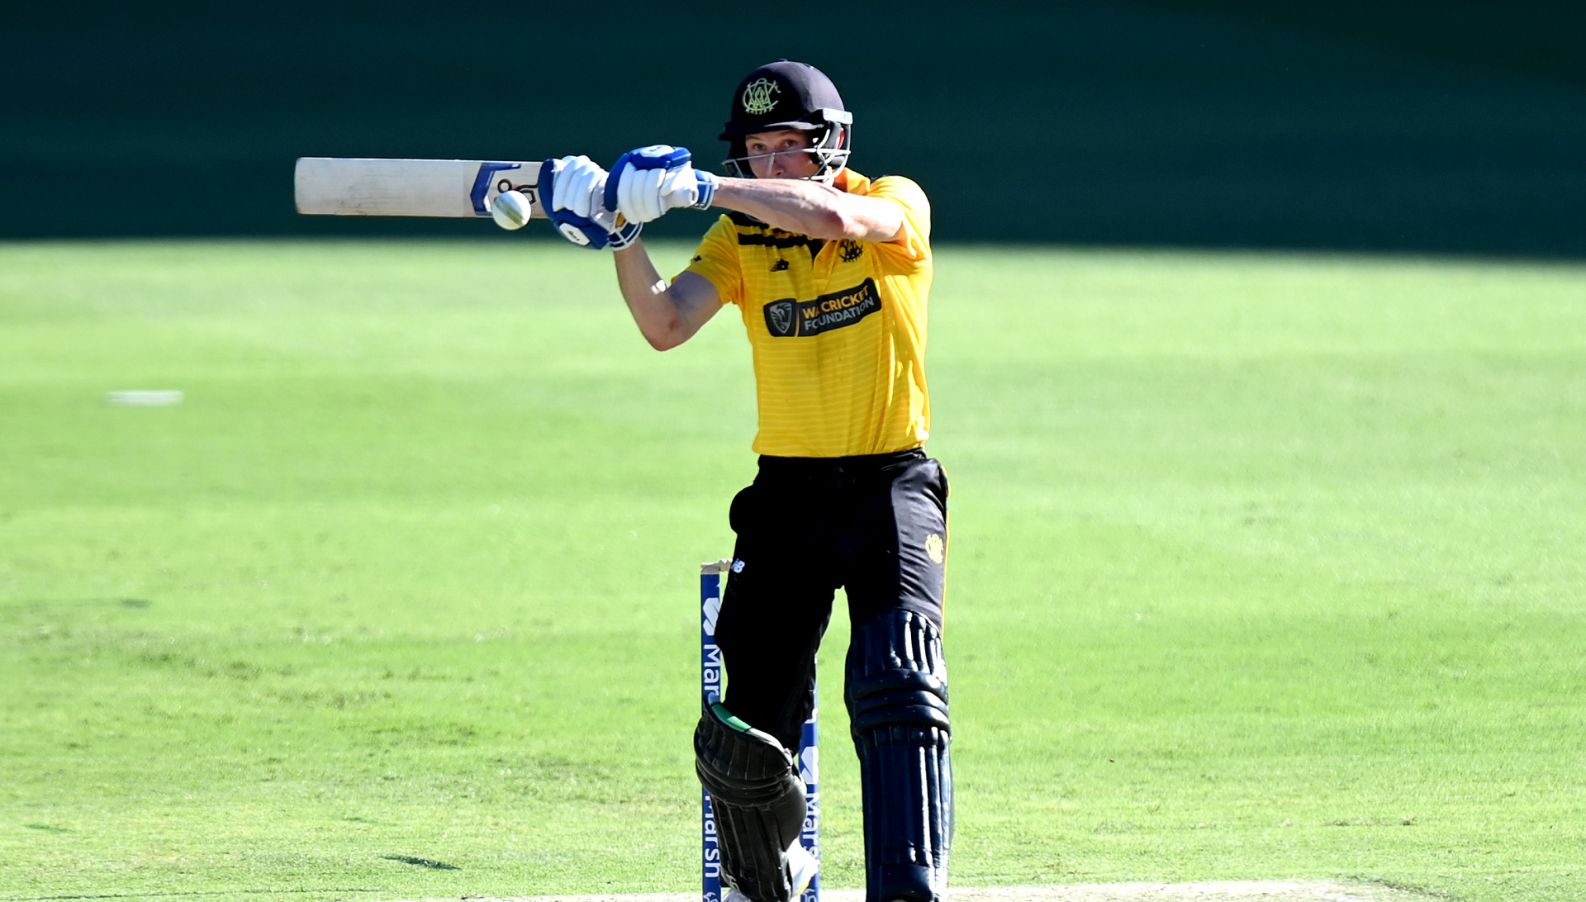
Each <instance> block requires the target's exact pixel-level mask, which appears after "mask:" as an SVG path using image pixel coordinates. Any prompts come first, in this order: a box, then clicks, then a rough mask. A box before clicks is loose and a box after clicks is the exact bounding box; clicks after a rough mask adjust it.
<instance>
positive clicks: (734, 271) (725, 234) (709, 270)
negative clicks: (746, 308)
mask: <svg viewBox="0 0 1586 902" xmlns="http://www.w3.org/2000/svg"><path fill="white" fill-rule="evenodd" d="M683 272H691V273H694V274H695V275H699V276H704V277H705V278H706V279H707V280H709V281H710V284H712V285H714V286H716V294H717V295H718V296H719V297H720V298H721V302H722V303H723V304H742V303H743V291H744V289H743V266H742V265H741V264H740V263H739V260H738V229H737V227H735V226H734V225H733V224H732V220H731V219H729V218H727V217H726V216H723V217H721V218H720V219H718V220H716V224H715V225H713V226H711V227H710V231H708V232H706V233H705V237H704V238H701V239H700V241H699V247H697V248H695V249H694V258H693V260H692V261H691V262H690V263H689V264H688V267H687V268H686V269H684V270H683Z"/></svg>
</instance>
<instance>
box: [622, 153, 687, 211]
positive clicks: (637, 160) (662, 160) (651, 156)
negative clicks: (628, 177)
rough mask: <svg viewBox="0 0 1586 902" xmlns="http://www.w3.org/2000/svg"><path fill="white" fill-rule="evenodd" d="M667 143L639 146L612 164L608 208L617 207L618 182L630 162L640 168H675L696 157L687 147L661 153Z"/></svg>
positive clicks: (634, 166) (635, 167)
mask: <svg viewBox="0 0 1586 902" xmlns="http://www.w3.org/2000/svg"><path fill="white" fill-rule="evenodd" d="M666 146H667V145H665V144H651V145H650V146H649V147H637V148H634V149H633V150H630V151H628V152H627V153H625V154H623V155H622V156H620V157H618V158H617V162H615V163H613V164H612V165H611V174H610V175H609V176H607V177H606V193H605V199H606V209H608V210H615V209H617V184H618V183H619V182H621V181H622V175H623V172H622V171H623V168H624V167H626V166H627V165H628V164H629V163H632V164H633V168H634V169H636V170H638V169H665V170H668V171H671V170H673V169H680V168H682V166H683V164H684V163H687V162H689V161H691V160H693V159H694V155H693V154H691V153H689V152H688V148H686V147H673V148H672V149H671V150H669V151H667V152H666V153H660V152H659V148H662V147H666Z"/></svg>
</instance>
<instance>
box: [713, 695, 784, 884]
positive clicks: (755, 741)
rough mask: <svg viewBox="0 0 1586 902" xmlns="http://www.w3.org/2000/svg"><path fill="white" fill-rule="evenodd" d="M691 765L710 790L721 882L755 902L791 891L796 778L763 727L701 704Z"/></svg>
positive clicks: (725, 711) (781, 749)
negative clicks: (790, 853) (790, 851)
mask: <svg viewBox="0 0 1586 902" xmlns="http://www.w3.org/2000/svg"><path fill="white" fill-rule="evenodd" d="M694 757H695V770H696V771H697V772H698V773H699V781H700V783H702V784H703V785H704V787H705V789H706V790H707V791H709V792H710V801H711V808H712V810H713V811H714V812H715V815H716V840H717V843H718V845H719V848H720V849H721V869H722V873H723V874H724V875H725V876H726V878H727V881H728V882H729V883H731V884H732V885H733V886H735V887H737V888H738V889H739V891H741V892H743V893H745V894H746V895H748V896H749V898H751V899H754V900H755V902H788V900H789V898H790V897H791V896H792V894H793V886H792V877H791V875H790V874H789V872H788V862H787V849H788V847H789V846H791V845H792V844H793V843H795V842H797V841H798V837H799V831H800V830H802V829H803V827H804V781H803V780H802V779H800V777H799V773H798V769H797V768H796V767H795V766H794V764H793V756H792V755H791V754H789V752H788V750H787V749H785V748H783V747H782V744H781V743H780V742H778V741H777V740H776V739H775V738H774V737H772V736H771V735H770V734H768V733H764V732H761V731H760V730H756V729H754V728H753V727H750V726H749V725H748V724H746V723H744V722H743V721H741V720H739V719H738V718H736V717H733V716H732V714H731V712H729V711H728V710H727V709H726V708H725V707H724V706H722V705H720V704H711V705H706V707H705V711H704V713H703V714H702V715H701V716H700V719H699V726H698V728H696V729H695V730H694Z"/></svg>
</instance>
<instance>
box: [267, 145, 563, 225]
mask: <svg viewBox="0 0 1586 902" xmlns="http://www.w3.org/2000/svg"><path fill="white" fill-rule="evenodd" d="M539 175H540V164H539V163H537V162H533V163H531V162H496V161H490V160H398V159H374V158H367V157H300V158H299V159H298V161H297V167H296V170H295V171H294V173H293V194H294V195H295V197H296V200H297V212H299V213H304V214H308V215H313V216H436V217H446V218H453V219H473V218H478V217H486V218H488V217H489V216H490V205H491V204H492V203H493V202H494V201H495V199H496V197H497V196H498V195H500V194H501V192H503V191H517V192H519V193H520V194H523V195H525V196H526V197H528V199H529V203H530V206H531V208H532V216H533V218H534V219H544V218H545V211H544V210H543V209H542V208H541V207H540V197H539V192H538V181H539Z"/></svg>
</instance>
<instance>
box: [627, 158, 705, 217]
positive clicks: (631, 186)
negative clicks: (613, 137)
mask: <svg viewBox="0 0 1586 902" xmlns="http://www.w3.org/2000/svg"><path fill="white" fill-rule="evenodd" d="M691 158H692V157H691V155H690V154H689V152H688V148H686V147H673V146H671V145H670V144H651V145H650V146H649V147H640V148H638V149H637V150H630V151H628V152H627V153H625V154H623V155H622V156H620V157H618V158H617V162H616V165H614V166H612V167H611V175H609V176H608V177H607V178H606V191H605V197H604V202H605V206H606V209H608V210H616V211H617V212H618V213H621V214H622V216H623V218H624V219H627V220H628V221H629V222H650V221H651V220H655V219H660V218H661V214H663V213H665V212H666V211H667V210H675V209H677V208H678V207H697V208H699V209H701V210H703V209H705V208H706V207H709V206H710V201H711V198H712V197H714V196H715V194H716V176H714V175H712V174H710V173H709V172H700V171H698V170H696V169H695V168H694V165H693V163H692V162H690V160H691Z"/></svg>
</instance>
